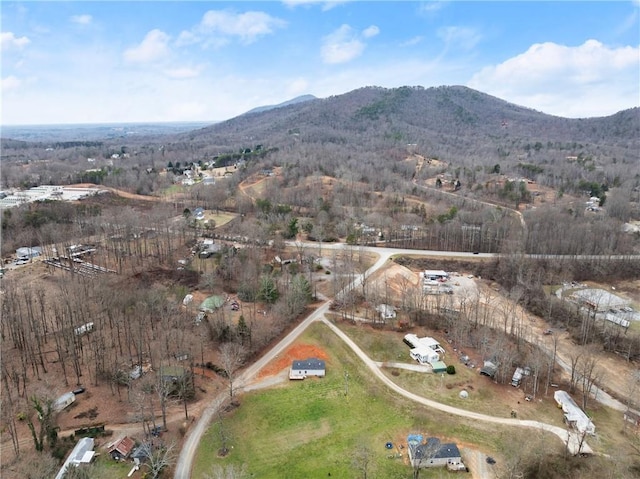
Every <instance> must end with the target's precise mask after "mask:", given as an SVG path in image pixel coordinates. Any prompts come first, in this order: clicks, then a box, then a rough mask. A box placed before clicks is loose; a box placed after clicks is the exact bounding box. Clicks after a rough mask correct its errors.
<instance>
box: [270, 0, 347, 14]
mask: <svg viewBox="0 0 640 479" xmlns="http://www.w3.org/2000/svg"><path fill="white" fill-rule="evenodd" d="M347 1H348V0H332V1H331V0H329V1H328V0H282V3H284V4H285V5H286V6H287V7H289V8H295V7H299V6H309V5H321V6H322V11H323V12H326V11H328V10H331V9H332V8H333V7H335V6H337V5H340V4H342V3H347Z"/></svg>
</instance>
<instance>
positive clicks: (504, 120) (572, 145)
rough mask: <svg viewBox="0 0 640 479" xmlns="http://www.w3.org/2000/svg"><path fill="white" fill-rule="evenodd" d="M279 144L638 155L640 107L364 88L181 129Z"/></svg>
mask: <svg viewBox="0 0 640 479" xmlns="http://www.w3.org/2000/svg"><path fill="white" fill-rule="evenodd" d="M248 137H249V138H255V139H259V140H260V142H263V143H268V144H270V145H272V146H279V147H281V146H285V145H291V144H292V143H293V142H294V141H295V142H296V143H305V144H342V145H347V144H348V145H351V146H357V147H358V148H359V149H364V150H365V151H376V150H379V149H380V148H381V147H383V148H391V147H397V146H400V145H402V146H405V145H406V144H416V147H417V148H418V149H419V150H421V151H424V152H425V153H428V154H430V155H432V156H444V157H447V159H448V160H457V161H464V160H466V159H470V158H474V159H475V160H480V161H482V160H490V159H499V158H500V157H503V158H508V157H511V159H515V158H517V157H519V156H520V155H525V156H532V155H534V153H539V152H540V150H542V149H545V150H546V153H548V154H550V157H548V158H546V160H547V161H549V160H555V159H564V158H565V157H566V156H578V155H579V154H580V153H582V154H583V155H584V156H589V155H597V160H598V161H599V162H603V163H608V162H609V161H612V160H613V158H616V159H617V160H618V161H619V160H622V161H623V162H624V161H625V160H626V161H634V160H637V159H638V151H640V108H633V109H630V110H625V111H622V112H619V113H617V114H615V115H612V116H609V117H603V118H588V119H567V118H560V117H555V116H551V115H547V114H544V113H541V112H538V111H534V110H531V109H528V108H524V107H521V106H518V105H514V104H511V103H508V102H506V101H503V100H500V99H498V98H495V97H492V96H490V95H487V94H484V93H481V92H478V91H475V90H472V89H469V88H466V87H463V86H442V87H435V88H428V89H425V88H422V87H402V88H395V89H386V88H378V87H366V88H361V89H358V90H355V91H352V92H349V93H346V94H344V95H338V96H333V97H330V98H326V99H316V100H311V101H306V102H304V103H297V104H293V105H289V106H285V107H281V108H277V109H270V110H267V111H262V112H257V113H252V114H246V115H242V116H240V117H237V118H234V119H231V120H228V121H225V122H221V123H219V124H216V125H213V126H210V127H207V128H204V129H201V130H197V131H194V132H190V133H188V134H184V135H181V138H189V140H191V141H195V142H207V143H209V144H211V143H214V144H217V145H225V144H234V143H237V142H241V141H242V140H243V139H245V138H248Z"/></svg>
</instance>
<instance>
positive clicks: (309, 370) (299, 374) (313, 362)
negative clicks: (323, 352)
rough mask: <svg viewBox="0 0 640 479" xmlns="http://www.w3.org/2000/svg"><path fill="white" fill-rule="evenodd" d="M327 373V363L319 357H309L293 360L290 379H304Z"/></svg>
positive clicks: (322, 375)
mask: <svg viewBox="0 0 640 479" xmlns="http://www.w3.org/2000/svg"><path fill="white" fill-rule="evenodd" d="M325 374H326V364H325V362H324V361H323V360H321V359H317V358H308V359H304V360H301V361H293V363H292V365H291V371H290V372H289V379H304V378H306V377H308V376H317V377H320V378H321V377H324V376H325Z"/></svg>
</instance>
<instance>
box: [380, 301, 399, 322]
mask: <svg viewBox="0 0 640 479" xmlns="http://www.w3.org/2000/svg"><path fill="white" fill-rule="evenodd" d="M376 311H377V312H378V313H380V319H382V320H383V321H385V320H387V319H395V318H396V316H397V315H396V308H394V307H393V306H391V305H390V304H379V305H378V306H376Z"/></svg>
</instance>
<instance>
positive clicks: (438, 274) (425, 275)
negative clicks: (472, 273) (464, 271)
mask: <svg viewBox="0 0 640 479" xmlns="http://www.w3.org/2000/svg"><path fill="white" fill-rule="evenodd" d="M420 276H422V279H423V281H446V280H448V279H449V273H447V272H446V271H442V270H436V269H427V270H425V271H423V272H422V274H421V275H420Z"/></svg>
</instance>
